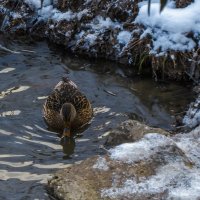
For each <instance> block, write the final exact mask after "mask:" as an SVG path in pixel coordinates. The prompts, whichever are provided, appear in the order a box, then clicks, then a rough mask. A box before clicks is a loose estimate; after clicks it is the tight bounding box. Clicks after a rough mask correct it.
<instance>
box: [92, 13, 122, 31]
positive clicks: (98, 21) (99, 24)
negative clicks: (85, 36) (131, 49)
mask: <svg viewBox="0 0 200 200" xmlns="http://www.w3.org/2000/svg"><path fill="white" fill-rule="evenodd" d="M89 25H90V26H91V27H92V29H94V30H99V31H100V30H103V29H107V28H112V29H115V28H119V29H120V28H121V24H120V23H119V22H113V21H112V20H111V19H110V18H109V17H107V18H103V17H102V16H97V17H95V18H94V19H93V21H92V23H90V24H89Z"/></svg>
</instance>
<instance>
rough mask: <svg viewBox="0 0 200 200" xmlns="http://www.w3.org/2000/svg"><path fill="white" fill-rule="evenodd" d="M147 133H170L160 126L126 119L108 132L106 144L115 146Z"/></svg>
mask: <svg viewBox="0 0 200 200" xmlns="http://www.w3.org/2000/svg"><path fill="white" fill-rule="evenodd" d="M147 133H160V134H162V135H166V136H168V135H170V134H169V132H167V131H164V130H163V129H160V128H153V127H150V126H147V125H145V124H143V123H140V122H138V121H135V120H127V121H125V122H123V123H121V124H120V126H119V127H118V128H116V129H114V130H111V131H110V132H109V135H108V137H107V140H106V143H105V144H106V145H108V146H116V145H119V144H122V143H125V142H135V141H137V140H139V139H141V138H142V137H143V136H144V135H145V134H147Z"/></svg>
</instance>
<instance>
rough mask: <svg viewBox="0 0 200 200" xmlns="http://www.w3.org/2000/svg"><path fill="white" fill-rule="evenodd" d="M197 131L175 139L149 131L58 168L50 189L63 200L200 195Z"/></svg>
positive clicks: (132, 199)
mask: <svg viewBox="0 0 200 200" xmlns="http://www.w3.org/2000/svg"><path fill="white" fill-rule="evenodd" d="M197 134H198V135H199V133H195V134H193V133H192V134H190V136H188V135H180V136H176V138H175V139H173V138H169V137H166V136H164V135H161V134H158V133H152V134H147V135H145V136H144V137H143V138H142V139H140V140H139V141H137V142H134V143H129V144H122V145H119V146H117V147H115V148H112V149H110V150H109V151H108V154H107V155H104V156H95V157H92V158H89V159H87V160H85V161H83V162H81V163H80V164H76V165H73V166H72V167H69V168H66V169H64V170H61V171H59V172H57V173H56V174H55V175H54V177H53V178H52V179H51V180H49V182H48V191H49V193H50V194H51V195H52V196H54V197H55V198H58V199H62V200H69V199H76V200H79V199H80V200H100V199H116V200H122V199H123V200H124V199H126V200H129V199H130V200H147V199H187V197H190V199H198V197H199V194H200V189H199V187H198V183H199V181H200V180H199V177H200V176H199V175H200V173H199V171H198V167H199V164H200V163H199V159H197V158H198V156H199V155H200V150H199V148H198V141H197V140H196V141H195V139H194V137H197ZM186 138H187V141H186V140H185V139H186ZM192 138H193V140H192ZM191 141H192V142H193V144H192V143H189V142H191ZM188 145H189V146H188ZM191 145H194V148H193V150H191V149H190V147H191Z"/></svg>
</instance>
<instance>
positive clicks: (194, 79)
mask: <svg viewBox="0 0 200 200" xmlns="http://www.w3.org/2000/svg"><path fill="white" fill-rule="evenodd" d="M185 73H186V74H187V75H188V76H189V78H190V79H192V80H193V81H194V82H195V83H196V84H197V85H198V84H199V82H198V81H197V80H195V78H193V77H192V76H191V74H189V73H188V72H187V71H185Z"/></svg>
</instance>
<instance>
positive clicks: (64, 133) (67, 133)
mask: <svg viewBox="0 0 200 200" xmlns="http://www.w3.org/2000/svg"><path fill="white" fill-rule="evenodd" d="M62 137H71V132H70V129H69V128H64V130H63V135H62Z"/></svg>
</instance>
